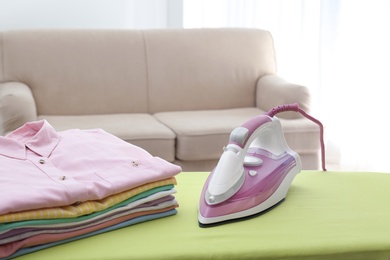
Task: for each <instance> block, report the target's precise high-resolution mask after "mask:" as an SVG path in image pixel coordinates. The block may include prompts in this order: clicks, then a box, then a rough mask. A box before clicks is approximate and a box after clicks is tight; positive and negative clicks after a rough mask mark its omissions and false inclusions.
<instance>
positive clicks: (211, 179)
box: [198, 104, 326, 227]
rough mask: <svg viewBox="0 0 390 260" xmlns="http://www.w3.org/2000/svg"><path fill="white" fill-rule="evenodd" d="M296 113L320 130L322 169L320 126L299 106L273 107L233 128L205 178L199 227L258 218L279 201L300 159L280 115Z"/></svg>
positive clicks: (318, 122)
mask: <svg viewBox="0 0 390 260" xmlns="http://www.w3.org/2000/svg"><path fill="white" fill-rule="evenodd" d="M285 111H295V112H299V113H301V114H302V115H303V116H305V117H306V118H308V119H310V120H312V121H313V122H315V123H317V124H318V125H319V127H320V139H321V140H320V143H321V158H322V169H323V170H324V171H326V168H325V155H324V141H323V125H322V123H321V122H320V121H318V120H317V119H315V118H313V117H312V116H310V115H308V114H307V113H306V112H305V111H303V110H302V109H301V108H299V106H298V104H287V105H281V106H278V107H275V108H273V109H271V110H270V111H268V112H267V113H265V114H264V115H259V116H256V117H254V118H252V119H250V120H248V121H247V122H245V123H244V124H243V125H241V126H239V127H237V128H235V129H234V130H233V131H232V132H231V134H230V137H229V143H228V145H227V146H226V147H225V148H224V152H223V153H222V155H221V157H220V159H219V161H218V164H217V165H216V167H215V168H214V169H213V171H212V172H211V173H210V174H209V176H208V178H207V180H206V182H205V184H204V187H203V189H202V193H201V198H200V201H199V213H198V222H199V226H200V227H209V226H215V225H220V224H224V223H228V222H232V221H237V220H242V219H246V218H250V217H254V216H257V215H259V214H262V213H265V212H266V211H268V210H270V209H272V208H273V207H275V206H276V205H278V204H279V203H281V202H282V201H283V200H284V199H285V197H286V195H287V192H288V190H289V188H290V185H291V183H292V181H293V179H294V178H295V176H296V175H297V174H298V173H299V172H300V171H301V170H302V165H301V160H300V157H299V155H298V154H297V153H296V152H294V151H293V150H291V149H290V147H289V146H288V144H287V142H286V140H285V138H284V134H283V130H282V126H281V124H280V121H279V119H278V118H277V117H276V116H275V115H276V114H278V113H280V112H285Z"/></svg>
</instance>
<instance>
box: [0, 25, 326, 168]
mask: <svg viewBox="0 0 390 260" xmlns="http://www.w3.org/2000/svg"><path fill="white" fill-rule="evenodd" d="M275 60H276V59H275V50H274V45H273V39H272V36H271V35H270V33H269V32H267V31H263V30H258V29H174V30H173V29H161V30H24V31H5V32H1V33H0V134H1V135H5V134H6V133H7V132H9V131H12V130H14V129H15V128H17V127H20V126H22V125H23V124H24V123H25V122H28V121H34V120H40V119H46V120H47V121H48V122H49V123H50V124H51V125H52V126H53V127H54V128H55V129H56V130H58V131H61V130H65V129H70V128H80V129H89V128H103V129H104V130H106V131H107V132H109V133H112V134H114V135H116V136H118V137H120V138H122V139H123V140H126V141H128V142H131V143H133V144H135V145H138V146H140V147H143V148H144V149H146V150H147V151H149V152H150V153H152V154H153V155H155V156H160V157H162V158H163V159H166V160H168V161H171V162H174V163H176V164H178V165H181V166H182V167H183V170H184V171H203V170H206V171H208V170H210V169H212V168H213V167H214V166H215V164H216V162H217V160H218V158H219V156H220V155H221V154H222V148H223V146H224V145H225V144H226V143H227V141H228V136H229V134H230V132H231V131H232V129H234V128H235V127H237V126H239V125H241V124H242V123H243V122H245V121H246V120H248V119H249V118H251V117H253V116H255V115H258V114H262V113H263V112H264V111H267V110H268V109H270V108H272V107H274V106H276V105H280V104H285V103H294V102H297V103H299V104H300V106H301V107H302V108H303V109H305V110H306V111H309V101H310V94H309V92H308V89H307V88H306V87H304V86H301V85H296V84H292V83H288V82H286V81H285V80H283V79H281V78H280V77H278V76H277V75H276V61H275ZM278 117H279V118H281V119H282V125H283V128H284V131H285V135H286V139H287V142H288V143H289V145H290V146H291V148H292V149H293V150H295V151H297V152H298V153H299V154H300V155H301V158H302V161H303V167H304V168H305V169H317V168H318V166H319V160H318V158H319V156H318V155H319V130H318V127H317V125H315V124H313V123H312V122H310V121H308V120H306V119H304V118H302V117H300V116H299V114H294V113H290V112H285V113H282V114H279V115H278Z"/></svg>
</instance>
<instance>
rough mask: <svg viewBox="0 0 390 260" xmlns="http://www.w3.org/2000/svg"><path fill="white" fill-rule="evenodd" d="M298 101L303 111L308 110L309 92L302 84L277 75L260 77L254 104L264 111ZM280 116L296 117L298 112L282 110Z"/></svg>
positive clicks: (298, 115)
mask: <svg viewBox="0 0 390 260" xmlns="http://www.w3.org/2000/svg"><path fill="white" fill-rule="evenodd" d="M291 103H298V105H299V107H300V108H302V109H303V110H304V111H305V112H309V111H310V92H309V89H308V88H307V87H305V86H302V85H297V84H293V83H290V82H287V81H286V80H284V79H282V78H281V77H279V76H278V75H275V74H269V75H265V76H263V77H261V78H260V79H259V80H258V81H257V86H256V106H257V107H258V108H260V109H262V110H264V111H268V110H269V109H271V108H273V107H276V106H278V105H283V104H291ZM278 117H280V118H285V119H296V118H301V117H302V116H301V115H300V114H299V113H294V112H283V113H281V114H279V115H278Z"/></svg>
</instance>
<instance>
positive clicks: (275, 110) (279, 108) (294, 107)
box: [266, 103, 326, 171]
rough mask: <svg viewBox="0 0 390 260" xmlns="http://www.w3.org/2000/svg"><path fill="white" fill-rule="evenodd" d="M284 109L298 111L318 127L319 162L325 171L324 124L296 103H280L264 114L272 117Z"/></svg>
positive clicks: (284, 110)
mask: <svg viewBox="0 0 390 260" xmlns="http://www.w3.org/2000/svg"><path fill="white" fill-rule="evenodd" d="M286 111H293V112H299V113H301V114H302V115H303V116H304V117H306V118H307V119H310V120H311V121H313V122H314V123H316V124H317V125H318V126H319V127H320V145H321V162H322V170H323V171H326V167H325V144H324V126H323V125H322V123H321V122H320V121H319V120H318V119H316V118H314V117H312V116H311V115H309V114H307V113H306V112H305V111H303V110H302V109H301V108H300V107H299V105H298V104H297V103H294V104H285V105H280V106H277V107H274V108H272V109H271V110H269V111H268V112H267V113H266V115H268V116H270V117H274V116H275V115H276V114H278V113H281V112H286Z"/></svg>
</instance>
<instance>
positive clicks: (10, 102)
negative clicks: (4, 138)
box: [0, 82, 37, 135]
mask: <svg viewBox="0 0 390 260" xmlns="http://www.w3.org/2000/svg"><path fill="white" fill-rule="evenodd" d="M36 119H37V110H36V106H35V101H34V97H33V95H32V93H31V90H30V88H29V87H28V86H27V85H25V84H23V83H21V82H6V83H0V135H5V134H6V133H8V132H10V131H12V130H14V129H16V128H18V127H20V126H22V125H23V124H24V123H26V122H29V121H34V120H36Z"/></svg>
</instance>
